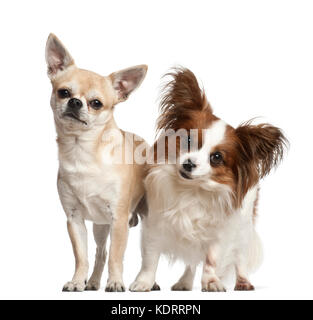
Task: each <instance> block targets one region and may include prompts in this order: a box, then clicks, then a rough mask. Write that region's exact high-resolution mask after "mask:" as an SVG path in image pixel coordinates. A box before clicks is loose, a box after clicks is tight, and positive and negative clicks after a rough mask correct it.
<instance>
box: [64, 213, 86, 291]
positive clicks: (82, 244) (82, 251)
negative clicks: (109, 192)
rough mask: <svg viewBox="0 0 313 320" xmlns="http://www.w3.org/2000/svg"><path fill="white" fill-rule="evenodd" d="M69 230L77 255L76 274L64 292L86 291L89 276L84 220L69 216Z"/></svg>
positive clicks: (66, 285)
mask: <svg viewBox="0 0 313 320" xmlns="http://www.w3.org/2000/svg"><path fill="white" fill-rule="evenodd" d="M67 230H68V233H69V236H70V239H71V242H72V246H73V251H74V255H75V273H74V276H73V279H72V281H69V282H67V283H66V284H65V285H64V287H63V291H84V290H85V287H86V283H87V276H88V256H87V230H86V226H85V222H84V220H83V219H82V218H81V217H79V216H69V217H68V221H67Z"/></svg>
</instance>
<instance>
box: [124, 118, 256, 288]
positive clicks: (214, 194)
mask: <svg viewBox="0 0 313 320" xmlns="http://www.w3.org/2000/svg"><path fill="white" fill-rule="evenodd" d="M225 126H226V124H225V123H224V122H222V121H217V122H215V123H214V124H213V126H212V127H211V128H210V129H209V130H207V131H206V136H205V142H204V145H203V147H202V148H201V149H200V150H199V151H197V152H193V153H192V154H191V153H188V154H187V155H184V156H183V157H184V158H187V157H190V156H192V157H194V159H196V162H197V165H198V166H200V168H201V169H200V170H201V171H200V173H201V175H200V174H199V173H197V175H198V178H197V179H194V181H190V180H188V181H186V180H185V181H184V179H182V178H181V177H180V175H179V173H178V171H179V167H180V165H178V166H176V165H172V164H168V165H157V166H155V167H152V168H151V169H150V172H149V174H148V176H147V178H146V181H145V183H146V190H147V199H148V205H149V214H148V217H147V218H146V219H144V220H143V225H142V241H141V244H142V259H143V263H142V268H141V271H140V273H139V274H138V276H137V278H136V280H135V282H134V283H133V284H132V285H131V286H130V290H132V291H149V290H150V289H151V287H152V285H153V283H154V281H155V271H156V265H153V264H157V263H158V257H159V255H160V254H162V253H163V254H166V255H168V256H169V257H170V259H174V260H175V259H180V260H182V261H184V263H185V264H186V271H185V274H184V275H183V277H182V278H181V279H180V281H179V282H178V283H177V284H176V285H175V286H174V287H176V289H178V290H179V289H182V290H186V289H188V290H191V288H192V282H193V277H194V270H195V266H196V265H198V264H199V263H200V262H204V261H205V259H206V255H207V253H208V251H209V250H210V249H212V248H214V250H215V248H217V252H218V254H217V255H216V268H215V272H216V275H217V276H218V277H219V278H225V277H226V276H227V274H228V272H229V270H233V269H234V266H235V265H236V266H237V267H238V268H240V271H242V272H243V273H244V274H245V276H247V273H249V272H250V271H252V269H255V268H256V267H257V266H258V265H259V264H260V262H261V256H262V255H261V252H262V250H261V245H260V241H259V239H258V236H257V234H256V232H255V229H254V225H253V219H252V217H253V208H254V202H255V200H256V197H257V189H258V186H255V187H253V188H251V189H250V190H249V191H248V193H247V194H246V196H245V198H244V200H243V203H242V207H241V208H240V209H238V210H233V212H232V213H231V214H227V212H226V211H225V208H229V207H230V206H231V190H230V189H229V188H228V187H227V186H225V185H221V184H218V183H216V182H213V181H212V180H210V172H211V168H210V165H209V163H208V155H209V154H210V149H212V148H213V147H214V146H215V145H218V144H219V143H221V142H222V141H223V139H224V133H225ZM182 162H183V161H180V163H182ZM221 291H222V290H221Z"/></svg>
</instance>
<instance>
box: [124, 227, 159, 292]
mask: <svg viewBox="0 0 313 320" xmlns="http://www.w3.org/2000/svg"><path fill="white" fill-rule="evenodd" d="M150 231H151V230H150V229H149V228H148V227H147V226H144V225H143V229H142V236H141V256H142V263H141V270H140V272H139V274H138V275H137V277H136V280H135V281H134V282H133V283H132V284H131V285H130V287H129V290H130V291H135V292H136V291H139V292H147V291H151V290H160V287H159V286H158V285H157V284H156V283H155V274H156V271H157V267H158V263H159V258H160V250H159V247H158V244H157V241H158V238H157V237H154V236H153V233H152V232H150Z"/></svg>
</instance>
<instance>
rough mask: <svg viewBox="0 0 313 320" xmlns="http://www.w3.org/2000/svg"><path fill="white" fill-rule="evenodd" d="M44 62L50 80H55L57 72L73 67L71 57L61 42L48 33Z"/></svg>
mask: <svg viewBox="0 0 313 320" xmlns="http://www.w3.org/2000/svg"><path fill="white" fill-rule="evenodd" d="M46 62H47V65H48V76H49V77H50V78H55V76H56V75H57V73H58V72H59V71H63V70H65V69H66V68H68V67H69V66H71V65H74V60H73V58H72V57H71V55H70V54H69V53H68V51H67V50H66V48H65V47H64V45H63V44H62V42H61V41H60V40H59V39H58V38H57V37H56V36H55V35H54V34H52V33H50V35H49V37H48V40H47V44H46Z"/></svg>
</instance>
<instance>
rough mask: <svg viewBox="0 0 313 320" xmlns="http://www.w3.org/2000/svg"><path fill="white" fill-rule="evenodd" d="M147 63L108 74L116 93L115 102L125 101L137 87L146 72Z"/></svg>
mask: <svg viewBox="0 0 313 320" xmlns="http://www.w3.org/2000/svg"><path fill="white" fill-rule="evenodd" d="M147 70H148V66H147V65H144V64H142V65H139V66H135V67H131V68H127V69H123V70H120V71H117V72H113V73H111V74H110V76H109V78H110V79H111V81H112V85H113V88H114V90H115V91H116V94H117V102H121V101H125V100H126V99H127V98H128V96H129V95H130V94H131V92H133V91H134V90H135V89H136V88H138V87H139V86H140V84H141V82H142V81H143V79H144V78H145V75H146V73H147Z"/></svg>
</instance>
